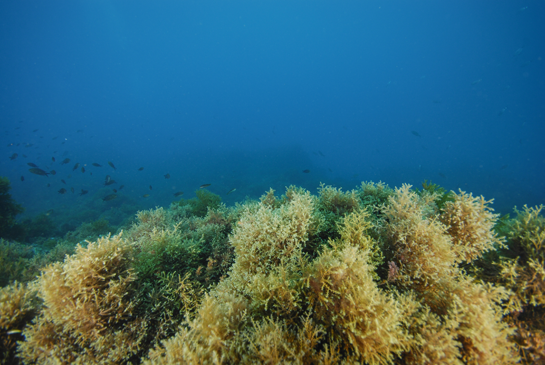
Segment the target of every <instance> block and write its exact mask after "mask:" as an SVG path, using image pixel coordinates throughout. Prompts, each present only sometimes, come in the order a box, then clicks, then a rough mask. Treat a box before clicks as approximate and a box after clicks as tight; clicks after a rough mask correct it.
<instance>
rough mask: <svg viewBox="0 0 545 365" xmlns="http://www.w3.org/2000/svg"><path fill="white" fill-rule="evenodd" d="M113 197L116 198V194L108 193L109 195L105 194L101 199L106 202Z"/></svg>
mask: <svg viewBox="0 0 545 365" xmlns="http://www.w3.org/2000/svg"><path fill="white" fill-rule="evenodd" d="M115 198H117V194H110V195H106V196H105V197H104V198H102V201H103V202H107V201H109V200H114V199H115Z"/></svg>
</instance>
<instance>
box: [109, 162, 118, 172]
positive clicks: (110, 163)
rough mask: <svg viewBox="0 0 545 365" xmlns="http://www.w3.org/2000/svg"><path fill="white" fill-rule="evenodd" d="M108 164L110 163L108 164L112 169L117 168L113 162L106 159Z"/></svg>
mask: <svg viewBox="0 0 545 365" xmlns="http://www.w3.org/2000/svg"><path fill="white" fill-rule="evenodd" d="M108 165H110V166H111V167H112V169H114V170H117V169H116V168H115V166H114V164H113V163H112V162H111V161H108Z"/></svg>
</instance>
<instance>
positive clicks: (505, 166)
mask: <svg viewBox="0 0 545 365" xmlns="http://www.w3.org/2000/svg"><path fill="white" fill-rule="evenodd" d="M508 166H509V165H503V166H502V167H500V170H503V169H506V168H507V167H508Z"/></svg>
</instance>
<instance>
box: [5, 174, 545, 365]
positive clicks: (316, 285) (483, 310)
mask: <svg viewBox="0 0 545 365" xmlns="http://www.w3.org/2000/svg"><path fill="white" fill-rule="evenodd" d="M542 209H543V207H542V206H541V207H535V208H528V207H524V208H523V210H521V211H518V210H516V211H515V216H514V218H512V219H508V218H507V217H503V218H502V219H499V217H498V215H496V214H494V213H493V211H492V208H491V201H486V200H485V199H484V198H483V197H475V196H473V195H472V194H470V193H465V192H462V191H459V192H446V191H445V190H444V189H442V188H440V187H438V186H437V185H433V184H424V188H422V189H414V188H412V187H411V186H410V185H403V186H402V187H400V188H397V189H391V188H389V187H388V186H386V185H385V184H382V183H378V184H375V183H362V184H361V186H360V187H359V188H357V189H355V190H351V191H342V190H340V189H337V188H334V187H331V186H325V185H322V186H321V187H320V189H319V191H318V194H317V195H312V194H311V193H310V192H308V191H307V190H305V189H302V188H299V187H295V186H290V187H288V188H287V189H286V191H285V192H284V194H283V195H281V196H280V195H278V194H275V192H274V191H273V190H272V189H271V190H270V191H269V192H267V193H266V194H264V195H263V196H262V197H261V199H260V200H259V201H252V200H248V201H246V202H245V203H244V204H238V205H236V206H234V207H226V206H225V205H223V204H220V205H217V204H216V205H215V206H214V207H211V206H209V207H208V211H207V213H206V214H205V215H204V216H202V215H197V214H195V211H194V206H192V205H191V204H189V203H188V202H187V201H183V200H181V201H180V202H177V203H174V204H172V205H171V206H170V208H169V209H164V208H157V209H153V210H148V211H141V212H139V213H138V214H137V220H136V222H134V223H133V224H132V225H131V226H129V227H126V228H125V230H119V231H118V232H117V233H115V234H111V235H106V236H102V237H100V238H98V239H96V240H94V241H93V242H87V243H85V244H83V245H82V244H77V246H76V247H75V250H73V251H72V252H73V253H71V254H69V255H66V256H65V257H64V259H60V260H58V257H57V259H54V258H50V257H49V258H48V257H34V258H31V259H27V260H25V259H24V258H22V259H21V260H20V262H19V265H26V267H25V270H33V269H34V270H37V269H40V270H41V274H40V275H39V276H37V277H36V278H35V279H31V278H28V276H27V277H26V279H20V280H21V281H23V282H13V283H12V284H10V285H8V286H6V287H4V288H2V289H1V291H0V311H1V313H0V314H1V324H2V327H1V332H0V338H2V356H3V359H2V360H3V362H4V363H14V362H22V363H25V364H33V363H38V364H45V363H59V364H61V363H62V364H64V363H66V364H68V363H83V364H136V363H144V364H181V363H189V364H194V363H198V364H239V363H248V364H251V363H297V364H338V363H365V364H438V363H441V364H449V363H452V364H513V363H517V362H522V363H527V364H530V363H534V362H537V361H540V360H541V359H542V356H543V351H544V348H543V345H542V344H543V343H544V342H543V340H544V339H545V338H544V335H543V332H542V326H543V325H542V323H543V321H542V316H543V309H544V307H543V305H544V304H545V300H544V298H545V296H544V289H543V288H544V285H543V278H544V269H543V260H544V259H545V247H543V241H544V238H545V231H544V227H545V219H544V218H543V215H542V212H541V211H542ZM14 245H15V243H8V242H2V247H1V249H2V252H4V253H5V252H8V251H9V250H14V249H15V248H14ZM59 246H62V245H60V244H59ZM55 249H62V248H61V247H57V248H54V249H52V250H51V251H52V252H53V251H55ZM52 261H53V262H52ZM40 263H41V266H40ZM13 272H16V270H15V269H14V270H13ZM21 277H22V278H24V276H21ZM21 277H20V278H21ZM17 341H19V342H17Z"/></svg>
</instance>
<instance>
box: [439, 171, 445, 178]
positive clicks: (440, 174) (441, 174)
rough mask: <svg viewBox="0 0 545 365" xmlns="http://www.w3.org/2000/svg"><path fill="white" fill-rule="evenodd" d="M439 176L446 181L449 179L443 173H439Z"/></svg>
mask: <svg viewBox="0 0 545 365" xmlns="http://www.w3.org/2000/svg"><path fill="white" fill-rule="evenodd" d="M439 176H441V177H442V178H443V179H446V178H447V177H446V176H445V174H443V173H442V172H440V173H439Z"/></svg>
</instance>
